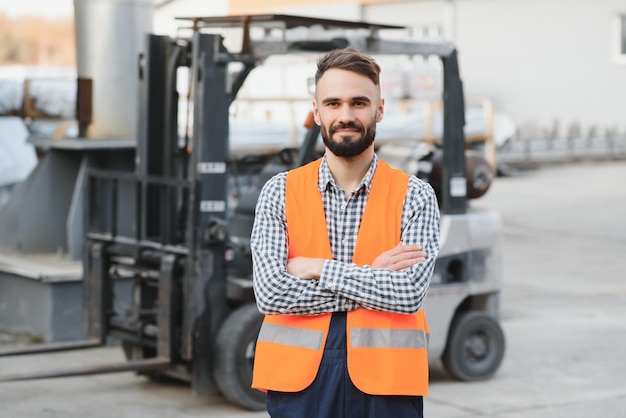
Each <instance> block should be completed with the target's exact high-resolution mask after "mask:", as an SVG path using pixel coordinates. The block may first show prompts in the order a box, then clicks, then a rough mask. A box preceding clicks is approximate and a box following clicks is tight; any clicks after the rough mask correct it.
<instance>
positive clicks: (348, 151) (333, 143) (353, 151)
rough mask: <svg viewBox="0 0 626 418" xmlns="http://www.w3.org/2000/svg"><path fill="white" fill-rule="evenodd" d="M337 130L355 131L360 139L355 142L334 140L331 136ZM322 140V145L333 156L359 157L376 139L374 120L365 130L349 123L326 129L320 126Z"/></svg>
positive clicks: (347, 139) (340, 139) (348, 139)
mask: <svg viewBox="0 0 626 418" xmlns="http://www.w3.org/2000/svg"><path fill="white" fill-rule="evenodd" d="M338 129H356V130H358V131H359V133H360V134H361V137H360V138H358V139H357V140H350V138H348V137H346V138H344V137H339V139H337V140H334V139H333V135H334V134H335V132H337V130H338ZM321 131H322V139H323V140H324V145H326V147H327V148H328V149H329V150H330V152H332V153H333V154H335V155H336V156H337V157H346V158H351V157H356V156H358V155H361V154H362V153H363V151H365V150H366V149H368V148H369V146H370V145H372V143H373V142H374V138H375V137H376V121H375V120H374V121H373V122H372V123H371V124H370V125H369V126H368V127H367V128H365V127H364V126H363V125H361V124H358V123H356V122H350V123H338V124H336V125H333V126H331V127H330V129H327V128H326V127H325V126H324V125H322V129H321Z"/></svg>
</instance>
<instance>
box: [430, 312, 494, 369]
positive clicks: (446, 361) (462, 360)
mask: <svg viewBox="0 0 626 418" xmlns="http://www.w3.org/2000/svg"><path fill="white" fill-rule="evenodd" d="M504 348H505V342H504V333H503V332H502V328H501V327H500V325H499V324H498V322H497V321H496V320H495V319H493V318H492V317H491V316H489V315H487V314H484V313H482V312H463V313H461V314H459V315H457V316H456V317H455V318H454V320H453V321H452V325H451V326H450V332H449V333H448V341H447V344H446V349H445V351H444V353H443V356H442V361H443V365H444V366H445V368H446V370H447V371H448V373H450V375H452V377H453V378H455V379H458V380H462V381H476V380H485V379H488V378H490V377H491V376H493V374H494V373H495V372H496V370H498V367H500V363H501V362H502V359H503V357H504Z"/></svg>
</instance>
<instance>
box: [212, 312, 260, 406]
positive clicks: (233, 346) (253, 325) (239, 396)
mask: <svg viewBox="0 0 626 418" xmlns="http://www.w3.org/2000/svg"><path fill="white" fill-rule="evenodd" d="M262 322H263V315H262V314H261V313H260V312H259V310H258V309H257V307H256V304H254V303H249V304H246V305H243V306H242V307H240V308H238V309H237V310H236V311H234V312H233V313H232V314H230V316H229V317H228V318H226V321H224V323H223V324H222V326H221V328H220V330H219V332H218V334H217V341H216V343H215V350H216V352H215V356H216V358H215V368H214V372H213V373H214V376H213V377H214V378H215V381H216V383H217V386H218V388H219V389H220V391H221V392H222V395H224V397H225V398H226V399H228V400H229V401H231V402H233V403H235V404H237V405H240V406H242V407H244V408H247V409H250V410H253V411H261V410H265V396H266V395H265V393H264V392H261V391H259V390H256V389H252V388H251V387H250V385H251V384H252V366H253V364H254V351H255V348H256V339H257V337H258V335H259V330H260V329H261V323H262Z"/></svg>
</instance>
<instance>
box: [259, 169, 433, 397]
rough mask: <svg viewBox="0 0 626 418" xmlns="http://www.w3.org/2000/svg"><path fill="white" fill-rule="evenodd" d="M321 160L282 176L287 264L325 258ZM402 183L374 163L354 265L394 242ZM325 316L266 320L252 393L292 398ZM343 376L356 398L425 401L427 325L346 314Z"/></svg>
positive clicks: (420, 316)
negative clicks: (299, 258) (361, 394)
mask: <svg viewBox="0 0 626 418" xmlns="http://www.w3.org/2000/svg"><path fill="white" fill-rule="evenodd" d="M320 162H321V160H317V161H314V162H313V163H310V164H307V165H306V166H303V167H300V168H298V169H295V170H292V171H290V172H289V173H288V174H287V189H286V194H285V208H286V219H287V229H288V231H287V235H288V237H289V256H288V257H289V258H292V257H296V256H304V257H318V258H326V259H331V258H332V254H331V249H330V240H329V238H328V233H327V227H326V217H325V213H324V207H323V202H322V197H321V195H320V193H319V190H318V188H317V182H318V172H319V167H320ZM407 187H408V176H407V175H406V174H405V173H403V172H401V171H399V170H394V169H392V168H391V167H390V166H389V165H387V164H386V163H384V162H383V161H380V160H379V162H378V167H377V169H376V173H375V174H374V178H373V182H372V187H371V190H370V195H369V197H368V202H367V204H366V206H365V210H364V212H363V218H362V220H361V224H360V227H359V232H358V235H357V241H356V246H355V250H354V257H353V262H354V263H356V264H357V265H359V266H363V265H369V264H371V263H372V262H373V260H374V259H375V258H376V257H377V256H378V255H379V254H380V253H382V252H384V251H386V250H389V249H391V248H393V247H395V246H396V245H397V244H398V243H399V242H400V235H401V219H402V208H403V203H404V198H405V196H406V190H407ZM330 317H331V314H330V313H328V314H322V315H303V316H299V315H266V316H265V319H264V322H263V325H262V329H261V333H260V335H259V338H258V340H257V346H256V353H255V360H254V374H253V381H252V387H254V388H257V389H261V390H267V389H270V390H276V391H282V392H297V391H301V390H303V389H305V388H306V387H308V386H309V385H310V384H311V383H312V382H313V380H314V379H315V376H316V375H317V371H318V369H319V364H320V362H321V358H322V355H323V352H324V351H323V347H324V345H325V342H326V337H327V336H328V328H329V326H330ZM346 323H347V356H348V373H349V374H350V378H351V380H352V382H353V383H354V385H355V386H356V387H357V388H359V389H360V390H361V391H363V392H365V393H369V394H376V395H426V394H427V392H428V356H427V351H426V347H427V344H428V325H427V323H426V317H425V315H424V313H423V311H420V312H417V313H416V314H414V315H404V314H394V313H388V312H379V311H372V310H368V309H356V310H354V311H350V312H348V314H347V321H346Z"/></svg>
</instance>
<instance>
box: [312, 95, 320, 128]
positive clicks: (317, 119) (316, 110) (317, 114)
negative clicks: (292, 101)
mask: <svg viewBox="0 0 626 418" xmlns="http://www.w3.org/2000/svg"><path fill="white" fill-rule="evenodd" d="M313 120H314V121H315V124H316V125H318V126H322V120H321V118H320V109H319V107H317V102H316V101H315V100H313Z"/></svg>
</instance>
